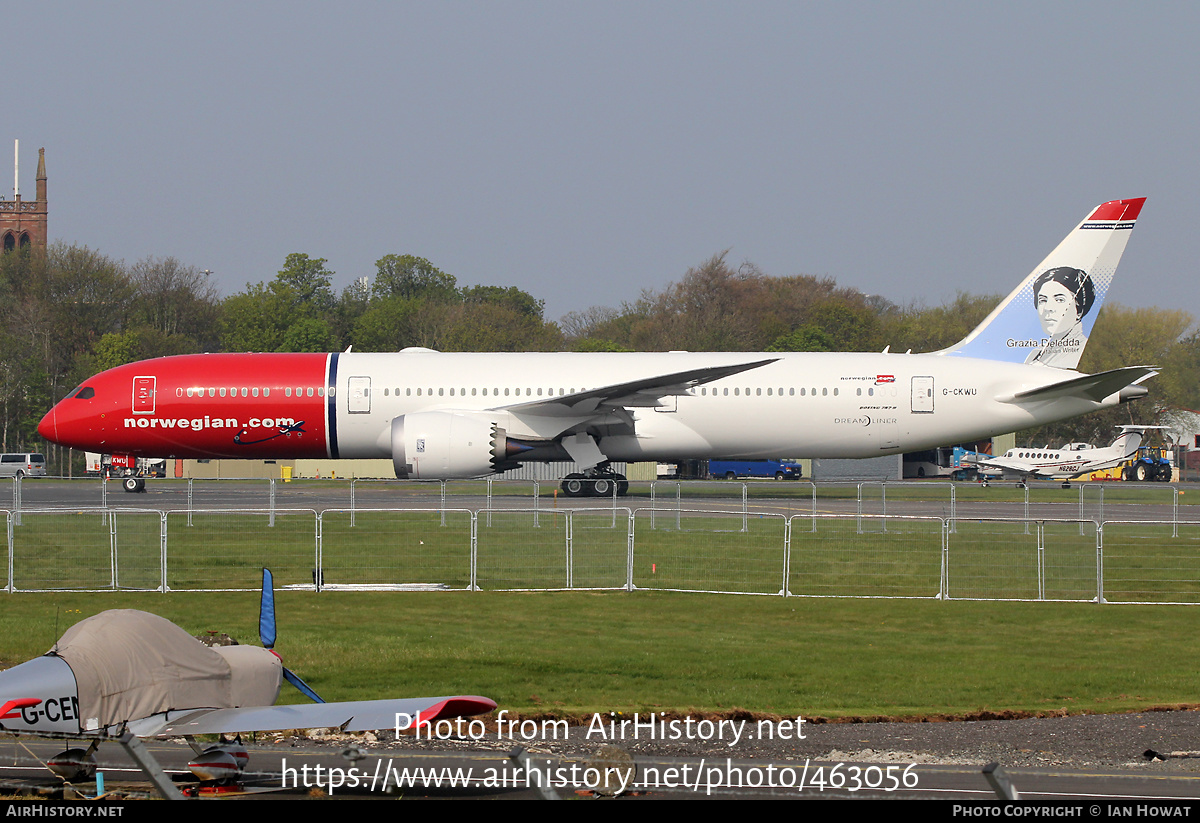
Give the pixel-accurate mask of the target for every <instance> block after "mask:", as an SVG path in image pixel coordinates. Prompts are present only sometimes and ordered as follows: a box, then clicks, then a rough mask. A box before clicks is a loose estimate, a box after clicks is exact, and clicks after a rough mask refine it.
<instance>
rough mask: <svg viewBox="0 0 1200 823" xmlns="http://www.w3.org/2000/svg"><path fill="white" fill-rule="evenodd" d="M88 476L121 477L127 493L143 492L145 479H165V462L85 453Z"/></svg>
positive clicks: (128, 455) (120, 455)
mask: <svg viewBox="0 0 1200 823" xmlns="http://www.w3.org/2000/svg"><path fill="white" fill-rule="evenodd" d="M84 457H85V458H86V459H87V472H88V474H100V475H104V476H105V477H123V478H125V479H124V480H123V481H122V486H123V488H124V489H125V491H127V492H140V491H145V489H146V481H145V480H144V479H143V478H146V477H166V476H167V468H166V461H165V460H162V459H155V458H151V457H134V456H133V455H132V454H98V453H96V452H85V453H84Z"/></svg>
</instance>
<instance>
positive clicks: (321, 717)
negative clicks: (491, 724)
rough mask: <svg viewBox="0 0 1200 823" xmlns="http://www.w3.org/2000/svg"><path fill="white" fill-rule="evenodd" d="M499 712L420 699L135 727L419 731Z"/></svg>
mask: <svg viewBox="0 0 1200 823" xmlns="http://www.w3.org/2000/svg"><path fill="white" fill-rule="evenodd" d="M495 708H496V703H495V701H492V700H489V699H488V698H486V697H475V696H456V697H414V698H406V699H398V700H356V701H351V702H348V703H300V704H296V705H292V706H248V707H244V708H239V709H189V710H183V711H177V712H167V713H166V714H165V715H162V714H159V715H154V716H153V717H148V718H145V719H144V720H137V721H134V722H132V723H130V724H129V731H131V732H133V733H134V734H136V735H137V736H138V737H176V736H182V735H196V734H233V733H235V732H269V731H280V730H282V729H325V728H340V729H343V730H344V731H350V732H361V731H368V730H374V729H394V728H396V726H397V725H399V726H400V727H401V728H406V727H410V726H415V725H416V723H417V722H426V721H428V722H434V721H437V720H440V719H442V718H446V717H465V716H469V715H473V714H483V713H484V712H490V711H492V710H493V709H495Z"/></svg>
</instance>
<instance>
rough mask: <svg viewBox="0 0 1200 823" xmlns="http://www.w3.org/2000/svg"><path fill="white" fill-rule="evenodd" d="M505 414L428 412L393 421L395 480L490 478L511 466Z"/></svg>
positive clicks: (408, 415) (402, 416)
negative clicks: (491, 475)
mask: <svg viewBox="0 0 1200 823" xmlns="http://www.w3.org/2000/svg"><path fill="white" fill-rule="evenodd" d="M508 418H509V415H508V414H507V413H506V412H492V411H427V412H414V413H413V414H404V415H401V416H399V417H397V418H395V419H394V420H392V464H393V465H394V466H395V468H396V476H397V477H401V478H405V477H407V478H415V479H422V480H452V479H466V478H471V477H480V476H482V475H487V474H494V473H496V472H497V471H503V470H504V469H506V468H510V467H511V465H512V464H511V463H509V464H508V465H503V464H505V463H508V455H507V445H508V434H507V431H506V428H507V425H508Z"/></svg>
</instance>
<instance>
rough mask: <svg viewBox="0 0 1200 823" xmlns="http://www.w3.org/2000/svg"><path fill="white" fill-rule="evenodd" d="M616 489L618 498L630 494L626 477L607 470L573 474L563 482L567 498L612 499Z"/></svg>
mask: <svg viewBox="0 0 1200 823" xmlns="http://www.w3.org/2000/svg"><path fill="white" fill-rule="evenodd" d="M614 489H615V490H616V494H617V497H624V496H625V495H626V494H628V493H629V481H628V480H626V479H625V475H623V474H617V473H616V472H613V471H607V470H605V471H600V470H597V469H593V470H592V471H589V472H584V473H582V474H581V473H579V472H572V473H571V474H568V475H567V476H566V478H565V479H564V480H563V482H562V490H563V494H565V495H566V496H567V497H612V496H613V490H614Z"/></svg>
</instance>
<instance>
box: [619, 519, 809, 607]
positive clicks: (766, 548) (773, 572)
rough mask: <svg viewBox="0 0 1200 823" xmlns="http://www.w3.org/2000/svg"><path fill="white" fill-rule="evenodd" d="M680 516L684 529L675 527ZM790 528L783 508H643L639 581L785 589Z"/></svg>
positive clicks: (639, 584) (659, 585) (637, 542)
mask: <svg viewBox="0 0 1200 823" xmlns="http://www.w3.org/2000/svg"><path fill="white" fill-rule="evenodd" d="M652 517H653V519H654V523H655V526H654V528H651V527H650V523H651V518H652ZM676 517H678V518H679V523H680V527H679V529H675V528H674V518H676ZM743 529H744V530H743ZM786 529H787V519H786V518H785V517H784V516H783V515H778V514H754V515H751V516H749V517H745V516H743V515H742V514H741V513H740V512H717V511H682V512H676V511H674V510H665V511H664V510H653V509H638V510H636V512H635V513H634V537H633V546H634V548H633V559H634V562H633V583H634V586H635V587H636V588H640V589H674V590H684V591H707V592H746V593H755V594H780V593H781V592H782V591H783V575H784V549H785V533H786Z"/></svg>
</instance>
